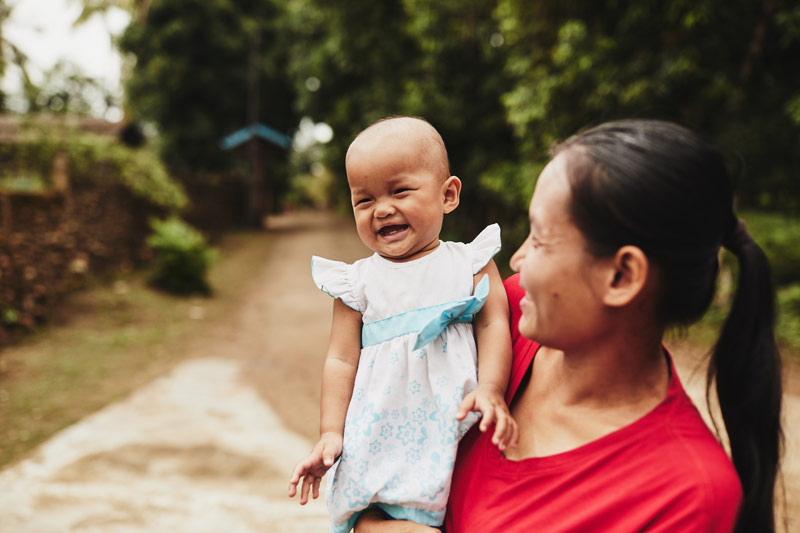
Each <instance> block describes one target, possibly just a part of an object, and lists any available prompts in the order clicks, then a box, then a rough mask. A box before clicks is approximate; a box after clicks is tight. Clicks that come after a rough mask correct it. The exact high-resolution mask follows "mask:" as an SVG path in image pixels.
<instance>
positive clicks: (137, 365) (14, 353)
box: [0, 233, 270, 467]
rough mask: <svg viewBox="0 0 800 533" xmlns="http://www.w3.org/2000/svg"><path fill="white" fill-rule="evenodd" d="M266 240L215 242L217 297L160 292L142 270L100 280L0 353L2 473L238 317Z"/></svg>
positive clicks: (244, 237) (257, 236)
mask: <svg viewBox="0 0 800 533" xmlns="http://www.w3.org/2000/svg"><path fill="white" fill-rule="evenodd" d="M269 239H270V237H269V236H268V235H267V234H264V233H240V234H233V235H229V236H227V237H225V238H224V239H223V240H222V241H221V242H220V243H219V244H218V248H219V250H220V255H219V260H218V261H217V263H216V264H215V265H214V266H213V267H212V269H211V272H210V275H209V281H210V284H211V286H212V287H213V288H214V295H213V296H212V297H211V298H203V297H190V298H186V297H175V296H170V295H168V294H165V293H162V292H158V291H156V290H154V289H151V288H150V287H148V286H147V284H146V283H145V281H144V279H145V276H144V273H143V272H133V273H129V274H126V275H121V276H119V277H118V278H117V279H116V280H113V281H111V282H108V281H107V282H99V281H96V282H94V283H93V284H92V285H91V286H90V287H88V288H87V289H84V290H82V291H79V292H76V293H74V294H72V295H71V296H70V297H68V298H67V299H66V300H65V301H64V302H63V304H62V305H61V306H60V308H59V310H58V312H57V314H56V316H55V317H53V319H52V321H51V323H50V324H49V325H47V326H46V327H44V328H42V329H41V330H40V331H37V332H34V333H32V334H30V335H28V336H27V337H25V338H24V339H23V340H22V341H21V342H20V343H19V344H18V345H16V346H12V347H9V348H6V349H5V350H4V351H3V352H1V353H0V467H2V466H5V465H8V464H11V463H13V462H15V461H16V460H18V459H20V458H21V457H23V456H24V455H25V454H26V453H28V452H29V451H30V450H31V449H33V448H34V447H36V446H37V445H38V444H40V443H42V442H43V441H45V440H47V439H48V438H49V437H50V436H52V435H53V434H54V433H56V432H57V431H59V430H61V429H63V428H65V427H67V426H69V425H70V424H73V423H74V422H76V421H78V420H80V419H81V418H84V417H85V416H87V415H89V414H91V413H93V412H95V411H97V410H98V409H101V408H102V407H104V406H105V405H107V404H109V403H110V402H113V401H115V400H118V399H120V398H123V397H125V396H126V395H128V394H130V393H131V392H132V391H133V390H134V389H135V388H137V387H139V386H141V385H143V384H144V383H147V382H148V381H150V380H152V379H153V378H154V377H156V376H158V375H160V374H162V373H164V372H166V371H167V370H169V369H170V368H171V367H172V366H173V365H174V364H175V363H177V362H178V361H180V360H181V359H184V358H187V357H189V356H190V355H191V353H190V351H189V350H187V345H188V344H190V343H191V342H192V340H193V339H195V338H197V337H198V336H201V335H203V334H208V329H209V328H208V326H209V324H211V323H214V322H216V321H219V320H223V319H224V318H225V317H226V316H227V315H229V314H230V313H233V312H234V311H235V309H236V307H237V303H238V302H239V301H240V299H241V298H242V296H243V294H244V292H245V291H246V289H247V286H248V280H249V279H252V277H253V274H254V273H255V272H256V271H257V269H258V268H259V265H260V264H262V263H263V261H264V259H265V257H266V254H267V253H268V249H269Z"/></svg>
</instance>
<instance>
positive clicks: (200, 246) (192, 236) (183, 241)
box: [147, 216, 216, 294]
mask: <svg viewBox="0 0 800 533" xmlns="http://www.w3.org/2000/svg"><path fill="white" fill-rule="evenodd" d="M150 226H151V227H152V229H153V233H152V234H151V235H150V237H148V238H147V244H148V246H150V248H151V249H152V250H153V253H154V255H155V260H154V265H153V271H152V274H151V277H150V282H151V283H152V284H153V286H155V287H158V288H160V289H163V290H166V291H168V292H171V293H173V294H196V293H200V294H210V293H211V287H210V286H209V284H208V282H207V281H206V275H207V273H208V269H209V268H210V267H211V264H212V263H213V261H214V258H215V256H216V251H215V250H214V249H212V248H211V247H209V245H208V244H207V243H206V240H205V238H204V237H203V235H202V234H201V233H200V232H199V231H197V230H195V229H194V228H192V227H191V226H189V225H188V224H187V223H186V222H184V221H183V220H181V219H180V218H178V217H175V216H172V217H170V218H167V219H165V220H158V219H153V220H151V221H150Z"/></svg>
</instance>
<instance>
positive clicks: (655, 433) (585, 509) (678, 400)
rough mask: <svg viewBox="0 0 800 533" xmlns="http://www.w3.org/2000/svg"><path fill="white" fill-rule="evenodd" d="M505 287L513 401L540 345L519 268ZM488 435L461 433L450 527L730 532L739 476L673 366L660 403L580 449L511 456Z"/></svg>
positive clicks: (485, 532)
mask: <svg viewBox="0 0 800 533" xmlns="http://www.w3.org/2000/svg"><path fill="white" fill-rule="evenodd" d="M506 292H507V293H508V299H509V302H510V306H511V324H512V332H513V333H512V340H513V346H514V361H513V365H512V374H511V380H510V383H509V392H508V395H507V398H506V399H507V401H508V400H510V399H511V398H513V395H514V394H515V393H516V390H517V388H518V387H519V384H520V382H521V381H522V378H523V377H524V375H525V372H526V371H527V369H528V368H529V367H530V365H531V363H532V361H533V357H534V355H535V353H536V351H537V350H538V348H539V345H538V344H537V343H535V342H533V341H530V340H528V339H526V338H524V337H522V336H521V335H520V334H519V331H518V324H519V318H520V309H519V301H520V299H521V298H522V296H523V291H522V289H520V287H519V280H518V276H512V277H511V278H509V279H508V280H506ZM670 365H671V363H670ZM490 436H491V432H489V431H487V432H486V433H480V432H479V431H477V430H476V429H473V430H472V431H470V432H469V433H468V434H467V435H466V436H465V437H464V439H463V440H462V441H461V444H460V447H459V453H458V459H457V461H456V467H455V471H454V474H453V484H452V489H451V493H450V501H449V505H448V512H447V518H446V521H445V525H446V531H447V532H448V533H461V532H476V533H492V532H503V533H505V532H516V531H520V532H526V533H527V532H539V531H542V532H547V533H557V532H568V531H569V532H584V531H585V532H593V531H598V532H606V531H610V532H629V531H630V532H633V531H661V532H676V531H680V532H695V531H697V532H720V533H721V532H730V531H732V530H733V526H734V524H735V520H736V514H737V511H738V509H739V504H740V503H741V498H742V493H741V485H740V483H739V478H738V477H737V475H736V471H735V469H734V467H733V464H732V463H731V461H730V460H729V459H728V456H727V455H726V454H725V451H724V450H723V448H722V446H720V444H719V443H718V442H717V440H716V439H715V438H714V436H713V435H712V433H711V432H710V431H709V429H708V428H707V427H706V425H705V423H704V422H703V419H702V418H701V417H700V414H699V413H698V412H697V409H696V408H695V407H694V405H693V404H692V402H691V400H690V399H689V397H688V396H687V395H686V393H685V392H684V390H683V387H682V386H681V383H680V380H679V379H678V376H677V374H676V373H675V369H674V368H672V374H671V378H670V382H669V386H668V390H667V396H666V397H665V398H664V400H663V401H662V402H661V403H660V404H659V405H658V406H656V408H655V409H653V410H652V411H651V412H650V413H648V414H646V415H645V416H643V417H642V418H640V419H639V420H637V421H636V422H634V423H632V424H630V425H628V426H626V427H623V428H621V429H619V430H617V431H614V432H612V433H611V434H609V435H606V436H604V437H601V438H599V439H597V440H595V441H593V442H590V443H588V444H586V445H583V446H580V447H578V448H576V449H574V450H571V451H568V452H564V453H559V454H556V455H551V456H547V457H534V458H529V459H524V460H521V461H510V460H507V459H505V458H504V457H503V456H502V455H501V454H500V452H499V450H498V449H497V447H495V446H493V445H492V444H491V441H490Z"/></svg>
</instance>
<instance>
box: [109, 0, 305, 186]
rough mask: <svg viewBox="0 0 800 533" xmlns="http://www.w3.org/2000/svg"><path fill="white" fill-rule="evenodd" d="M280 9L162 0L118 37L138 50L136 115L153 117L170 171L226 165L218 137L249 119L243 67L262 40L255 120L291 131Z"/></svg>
mask: <svg viewBox="0 0 800 533" xmlns="http://www.w3.org/2000/svg"><path fill="white" fill-rule="evenodd" d="M277 14H278V8H277V7H276V6H275V4H273V3H272V2H268V1H257V0H247V1H244V0H161V1H159V2H155V3H153V4H152V5H151V6H150V8H149V9H148V11H147V16H146V19H145V22H144V23H143V24H140V23H132V24H131V25H130V26H129V27H128V28H127V29H126V31H125V33H124V34H123V36H122V38H121V40H120V46H121V48H122V49H123V50H124V51H126V52H129V53H131V54H133V55H134V56H135V57H136V66H135V69H134V71H133V72H132V75H131V77H130V79H129V80H128V82H127V91H128V98H129V100H130V104H131V106H132V108H133V109H134V110H135V113H136V117H137V118H138V119H141V120H145V121H150V122H152V123H153V124H155V125H156V126H157V128H158V131H159V133H160V139H161V143H162V146H163V149H162V153H163V156H164V158H165V160H166V161H167V163H168V164H169V165H170V166H171V168H173V169H174V170H176V171H178V172H180V173H185V172H189V171H208V170H220V169H226V168H230V167H231V165H232V162H231V159H230V155H229V154H227V153H225V152H223V151H222V150H221V149H220V148H219V140H220V138H221V137H222V136H224V135H227V134H229V133H231V132H233V131H235V130H237V129H239V128H241V127H243V126H245V125H247V124H248V119H249V117H248V112H247V91H248V72H249V71H248V66H249V62H250V58H251V57H252V43H253V42H254V40H255V41H256V42H258V43H259V47H260V53H259V61H258V63H259V64H258V67H259V71H258V74H259V75H260V82H259V85H260V96H261V98H260V101H259V105H258V107H259V109H260V110H261V114H260V120H261V121H262V122H265V123H267V124H268V125H269V126H271V127H272V128H274V129H277V130H280V131H290V130H291V129H293V128H294V126H295V124H296V122H297V120H296V116H295V113H294V111H293V105H292V102H293V99H294V93H293V90H292V87H291V86H290V84H289V83H288V82H287V80H286V74H285V72H286V57H285V54H284V51H283V49H282V48H281V47H280V46H277V41H278V38H279V35H278V28H277V27H276V18H277Z"/></svg>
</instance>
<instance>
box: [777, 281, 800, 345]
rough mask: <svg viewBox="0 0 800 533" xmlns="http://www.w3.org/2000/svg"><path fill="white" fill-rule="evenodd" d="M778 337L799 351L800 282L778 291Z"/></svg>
mask: <svg viewBox="0 0 800 533" xmlns="http://www.w3.org/2000/svg"><path fill="white" fill-rule="evenodd" d="M776 332H777V335H778V338H779V339H780V340H781V341H782V342H783V343H784V344H786V345H787V346H789V347H790V348H792V349H794V350H797V351H800V284H794V285H789V286H788V287H783V288H782V289H781V290H779V291H778V324H777V327H776Z"/></svg>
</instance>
